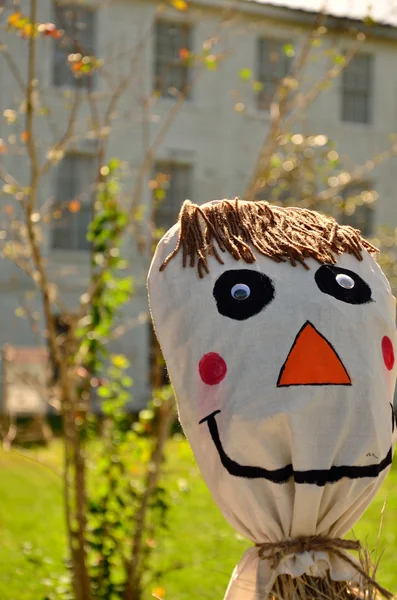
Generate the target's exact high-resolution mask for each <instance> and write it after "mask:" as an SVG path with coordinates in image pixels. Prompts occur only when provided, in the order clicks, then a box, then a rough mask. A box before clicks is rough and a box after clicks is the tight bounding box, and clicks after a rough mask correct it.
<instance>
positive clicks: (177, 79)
mask: <svg viewBox="0 0 397 600" xmlns="http://www.w3.org/2000/svg"><path fill="white" fill-rule="evenodd" d="M186 50H187V51H188V52H190V51H191V28H190V27H189V25H187V24H185V23H172V22H170V21H158V22H157V23H156V30H155V67H154V73H155V81H154V89H155V90H156V91H158V92H160V94H161V95H162V96H164V97H175V96H176V94H177V93H178V92H184V93H186V94H187V96H189V93H188V90H186V88H187V86H188V85H189V78H190V69H189V65H188V63H187V61H186V58H184V57H183V53H184V52H185V51H186Z"/></svg>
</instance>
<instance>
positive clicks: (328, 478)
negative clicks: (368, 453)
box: [200, 406, 395, 486]
mask: <svg viewBox="0 0 397 600" xmlns="http://www.w3.org/2000/svg"><path fill="white" fill-rule="evenodd" d="M220 412H221V411H220V410H216V411H215V412H213V413H211V414H210V415H208V417H205V418H204V419H201V421H200V423H205V422H207V424H208V430H209V432H210V435H211V438H212V441H213V442H214V445H215V448H216V449H217V451H218V454H219V458H220V459H221V463H222V465H223V466H224V467H225V469H226V470H227V471H228V473H230V475H233V476H234V477H243V478H245V479H267V480H268V481H272V482H273V483H286V482H287V481H289V480H290V479H293V480H294V481H295V483H306V484H311V485H318V486H324V485H326V484H327V483H336V482H337V481H340V480H341V479H343V478H345V477H346V478H347V479H361V478H364V477H370V478H376V477H378V476H379V474H380V473H381V472H382V471H383V470H384V469H386V468H387V467H388V466H389V465H391V463H392V459H393V453H392V448H391V447H390V450H389V452H388V453H387V455H386V456H385V458H384V459H383V460H381V461H380V462H379V463H375V464H372V465H364V466H361V467H360V466H359V467H353V466H348V465H342V466H332V467H331V468H330V469H310V470H308V471H295V470H294V468H293V466H292V465H291V464H289V465H286V466H285V467H282V468H281V469H272V470H269V469H264V468H263V467H254V466H248V465H240V464H239V463H238V462H236V461H234V460H233V459H231V458H230V457H229V456H228V455H227V454H226V452H225V450H224V449H223V446H222V442H221V439H220V437H219V430H218V425H217V423H216V419H215V416H216V415H217V414H218V413H220ZM392 422H393V429H394V423H395V417H394V411H393V406H392Z"/></svg>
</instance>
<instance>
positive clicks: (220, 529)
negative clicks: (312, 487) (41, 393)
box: [0, 439, 397, 600]
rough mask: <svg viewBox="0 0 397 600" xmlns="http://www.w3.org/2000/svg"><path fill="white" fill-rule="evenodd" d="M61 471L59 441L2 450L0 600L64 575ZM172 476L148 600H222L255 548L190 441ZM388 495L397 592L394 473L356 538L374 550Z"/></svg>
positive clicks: (387, 575)
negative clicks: (216, 498)
mask: <svg viewBox="0 0 397 600" xmlns="http://www.w3.org/2000/svg"><path fill="white" fill-rule="evenodd" d="M61 467H62V447H61V444H60V442H58V441H56V442H54V443H53V444H52V445H51V447H50V448H49V449H40V450H31V451H22V452H14V451H12V452H11V453H5V452H1V451H0V470H1V480H0V481H1V483H0V491H1V494H0V599H1V600H43V599H44V598H45V594H46V590H47V589H48V584H49V582H50V581H51V578H52V577H53V576H54V575H61V574H63V573H64V565H63V558H64V556H65V549H66V542H65V531H64V524H63V509H62V486H61V478H60V476H59V473H60V470H61ZM166 472H167V476H166V485H167V488H168V489H169V492H170V497H171V503H170V508H169V513H168V519H167V529H166V530H165V531H162V532H161V533H160V534H159V535H158V536H157V538H156V539H155V540H151V541H150V543H151V544H152V545H154V553H153V559H154V561H153V565H154V572H153V573H152V575H151V577H150V580H149V581H148V582H147V590H146V593H145V600H146V599H147V600H149V599H150V598H152V595H151V590H152V589H154V588H158V589H163V590H165V600H168V599H170V600H196V599H197V600H199V599H208V600H216V599H217V598H222V597H223V594H224V591H225V588H226V586H227V584H228V581H229V578H230V575H231V573H232V570H233V568H234V565H235V564H236V562H237V561H238V560H239V559H240V557H241V555H242V553H243V552H244V550H245V548H247V547H248V546H249V545H250V543H249V542H248V541H247V540H244V539H243V538H241V536H239V535H238V534H237V533H236V532H235V531H234V530H233V529H232V528H231V527H230V526H229V525H228V524H227V522H226V521H225V520H224V518H223V517H222V515H221V513H220V511H219V510H218V508H217V507H216V505H215V504H214V502H213V500H212V498H211V496H210V494H209V492H208V490H207V488H206V486H205V484H204V482H203V480H202V478H201V475H200V473H199V470H198V468H197V466H196V464H195V461H194V458H193V456H192V452H191V450H190V448H189V446H188V444H187V443H186V441H185V440H183V439H175V440H172V441H171V442H170V443H169V444H168V452H167V463H166ZM386 495H387V496H388V502H387V507H386V511H385V515H384V524H383V530H382V535H381V540H380V551H383V556H382V560H381V565H380V568H379V581H380V582H381V583H382V584H383V585H385V586H386V587H389V588H390V589H392V590H396V589H397V572H396V569H395V552H396V548H397V537H396V536H397V519H396V514H397V512H396V511H397V469H396V468H394V469H392V471H391V473H390V475H389V477H388V479H387V481H386V483H385V484H384V486H383V488H382V489H381V490H380V492H379V493H378V495H377V497H376V498H375V500H374V502H373V503H372V505H371V507H370V508H369V509H368V511H367V512H366V514H365V515H364V517H363V518H362V519H361V521H360V523H358V524H357V525H356V526H355V527H354V533H355V535H356V537H357V538H359V539H360V540H361V541H362V542H363V543H365V542H366V541H367V542H368V547H369V548H371V549H372V548H373V549H374V548H375V547H376V544H377V538H378V530H379V523H380V516H381V510H382V507H383V503H384V498H385V496H386Z"/></svg>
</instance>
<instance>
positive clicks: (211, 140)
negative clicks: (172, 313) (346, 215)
mask: <svg viewBox="0 0 397 600" xmlns="http://www.w3.org/2000/svg"><path fill="white" fill-rule="evenodd" d="M312 1H313V0H312ZM290 3H292V0H290ZM38 4H39V14H38V20H39V21H40V22H48V21H53V22H55V23H56V24H57V26H59V27H61V28H62V29H64V30H65V32H66V37H65V40H66V42H65V41H64V42H63V43H62V44H59V43H57V42H56V41H54V40H53V39H52V38H51V37H50V36H48V37H45V38H44V39H40V40H39V41H38V47H37V53H38V54H37V61H36V64H37V80H38V82H39V83H38V88H37V89H38V93H37V106H36V110H37V119H36V124H35V131H36V138H37V140H38V141H39V152H40V158H41V160H42V161H44V160H46V157H48V156H47V154H46V152H47V150H48V149H49V148H51V146H52V145H53V144H54V139H57V138H56V136H57V135H62V132H65V131H66V128H67V124H68V118H69V115H70V110H71V105H72V104H73V98H74V95H75V94H76V93H78V94H80V96H81V99H80V100H79V111H78V114H77V115H76V126H75V133H74V138H73V142H72V143H71V144H70V146H69V147H68V150H67V153H66V155H65V157H64V158H63V159H62V160H61V161H60V162H59V163H58V164H57V166H55V167H54V168H52V169H50V170H49V171H48V173H47V174H46V175H45V176H44V177H43V179H42V185H41V187H40V199H39V201H40V211H39V212H40V215H41V216H40V219H41V220H42V221H45V219H44V217H43V215H44V214H48V213H50V214H53V213H54V211H55V212H57V210H58V208H62V207H64V206H65V205H66V206H68V207H69V209H68V210H63V211H60V215H58V218H55V219H54V220H51V222H50V223H45V222H44V224H43V251H44V255H45V260H46V265H47V269H48V273H49V276H50V278H51V280H52V281H53V282H54V286H55V287H56V288H57V289H58V295H56V294H55V292H54V298H55V299H56V298H57V297H58V298H59V299H60V303H59V307H60V308H59V309H60V311H61V310H62V307H66V309H67V310H69V311H70V312H73V311H74V310H76V308H77V306H78V302H79V298H80V296H81V294H82V293H83V292H84V291H85V289H86V287H87V283H88V280H89V273H90V265H89V251H88V249H89V246H88V243H87V241H86V238H85V233H86V228H87V223H88V222H89V219H90V214H91V213H90V210H91V209H90V202H91V199H92V180H93V173H94V172H95V168H96V152H97V136H96V134H95V131H96V129H95V119H96V114H98V115H99V116H100V117H103V115H104V112H105V111H106V107H107V103H108V99H109V92H110V91H112V90H114V89H116V87H117V84H118V82H120V78H122V77H124V76H127V75H128V73H129V70H131V73H132V74H131V77H129V78H128V77H127V79H128V80H129V86H128V89H127V90H126V91H125V92H124V93H123V94H122V96H121V98H120V102H119V104H118V108H117V116H116V117H115V118H114V119H113V121H112V127H113V130H112V132H111V135H110V138H109V146H108V152H107V155H108V157H112V156H117V157H119V158H121V159H122V160H123V161H125V162H126V163H128V173H127V176H126V177H125V179H124V180H123V186H124V187H123V189H124V194H125V198H126V202H127V201H128V200H130V199H131V197H132V192H131V191H132V190H133V188H134V184H136V180H137V176H138V174H139V172H140V169H141V167H142V157H143V156H144V155H145V152H146V151H147V148H148V147H150V146H151V144H153V142H154V144H155V148H154V160H153V163H152V164H150V169H149V170H148V174H147V176H146V177H145V181H144V185H143V189H142V193H141V194H140V196H139V197H140V202H141V204H142V205H143V206H144V209H145V210H144V214H145V218H144V219H143V221H142V222H141V223H139V224H138V225H137V227H138V234H136V235H135V236H134V237H133V236H132V235H131V238H130V239H129V240H128V243H127V244H126V252H127V253H128V255H129V258H130V260H131V263H130V264H131V272H132V273H133V275H134V278H135V283H136V294H135V296H134V299H133V301H132V302H131V303H130V305H129V306H128V307H127V309H126V310H125V311H124V315H123V319H122V322H123V323H124V325H125V326H126V329H127V331H126V333H125V334H124V335H122V336H120V337H118V338H117V339H116V340H115V341H114V343H113V349H114V350H115V351H118V352H122V353H125V354H126V355H127V356H128V357H129V358H130V360H131V363H132V367H131V373H132V376H133V378H134V382H135V383H134V388H133V394H134V398H135V406H142V404H143V403H144V402H145V400H146V399H147V398H148V396H149V394H150V390H149V384H148V371H149V363H150V360H149V356H150V345H151V328H150V324H149V322H148V319H147V313H148V307H147V299H146V288H145V280H146V273H147V268H148V264H149V261H150V248H148V244H147V234H148V226H147V222H146V220H145V219H147V216H148V215H149V214H150V211H151V208H152V206H153V205H152V200H153V185H159V186H160V188H161V189H162V182H163V183H164V182H165V184H166V185H164V186H163V187H164V190H165V191H162V192H161V194H160V196H165V198H163V199H162V201H161V202H160V203H159V206H158V210H157V213H156V214H157V219H158V224H159V225H160V226H163V227H167V226H168V225H169V224H170V223H172V222H173V221H174V220H175V217H176V215H177V212H178V210H179V206H180V204H181V202H182V201H183V200H184V199H185V198H190V199H191V200H193V201H195V202H197V203H201V202H204V201H207V200H210V199H213V198H221V197H234V196H236V195H241V194H242V193H243V191H244V189H245V186H246V184H247V182H248V178H249V175H250V174H251V173H252V169H253V165H254V162H255V158H256V156H257V154H258V151H259V149H260V147H261V144H262V142H263V140H264V139H265V136H266V133H267V130H268V128H269V122H270V118H269V105H270V102H269V100H270V97H271V95H272V93H273V92H274V89H275V83H276V81H277V80H278V79H279V78H281V77H284V76H285V75H286V73H287V72H288V69H289V68H290V64H291V60H292V54H293V52H294V48H295V49H298V48H299V47H300V46H301V45H302V44H303V43H304V40H305V39H307V36H308V34H309V33H310V31H311V29H312V27H313V22H314V19H315V14H313V13H312V12H310V10H304V9H305V6H306V7H309V8H310V7H311V6H312V3H309V2H308V4H307V5H306V4H305V0H301V1H300V2H299V3H298V4H299V8H298V9H296V8H291V7H288V6H280V5H278V4H279V2H278V1H277V2H276V3H275V4H272V3H271V2H269V3H268V2H261V1H259V0H258V1H256V0H234V1H231V2H229V3H225V2H222V1H221V0H196V1H195V2H192V3H191V5H192V6H191V8H190V9H189V10H188V11H184V10H179V11H178V10H176V9H175V8H173V7H172V6H171V5H167V6H165V7H164V10H162V12H159V11H158V6H157V3H156V2H154V1H153V2H152V1H151V0H140V1H139V0H136V1H135V0H112V2H110V3H103V6H102V7H101V3H100V2H95V1H94V0H87V1H86V2H85V3H81V2H79V3H76V5H75V6H77V9H76V11H77V12H74V10H72V8H73V4H72V3H65V2H58V3H52V2H50V0H40V2H39V3H38ZM174 4H175V3H174ZM276 4H277V5H276ZM285 4H288V0H286V1H285ZM346 4H348V3H346ZM5 5H7V3H5ZM182 5H183V3H182ZM295 5H296V3H295ZM331 6H332V2H331ZM7 10H8V12H7ZM10 10H11V9H7V8H6V9H5V11H4V12H3V16H2V18H3V22H4V21H5V19H6V18H7V15H9V14H10V12H9V11H10ZM20 10H21V12H22V13H23V14H27V13H28V11H29V3H28V2H27V1H22V2H21V8H20ZM71 14H72V15H77V18H76V19H75V18H74V17H73V18H72V20H71V17H70V15H71ZM353 16H356V15H353ZM350 17H351V15H349V14H342V15H341V14H336V15H331V16H329V18H328V19H327V22H326V25H327V29H328V31H327V33H326V35H324V37H323V42H322V47H321V48H320V49H319V52H317V59H316V60H310V61H309V62H308V65H307V69H306V71H305V82H304V86H307V88H309V87H310V86H312V85H313V84H314V83H315V82H316V81H319V80H320V79H321V78H322V77H323V75H324V73H325V71H326V69H327V65H328V61H329V59H330V56H329V52H330V51H331V49H332V48H334V47H337V48H339V51H340V54H343V52H346V51H348V50H349V48H350V47H351V45H352V36H351V33H350V30H351V28H354V27H357V26H358V25H359V23H358V22H355V21H353V20H352V19H351V18H350ZM68 36H69V37H68ZM68 39H69V41H70V40H72V41H73V44H68V43H67V40H68ZM208 40H210V42H209V43H208ZM206 41H207V44H206V45H204V50H203V44H204V42H206ZM3 43H4V44H6V45H7V50H6V52H3V60H2V61H1V63H0V82H1V93H0V107H1V112H2V113H3V114H4V118H3V119H2V120H1V129H0V137H1V138H2V140H3V145H5V146H6V147H7V152H6V153H3V154H2V155H1V162H2V166H3V170H6V171H8V172H9V173H11V174H12V175H13V176H14V177H15V178H16V179H18V181H19V182H20V183H21V184H22V185H23V186H27V185H28V183H29V171H28V162H27V159H26V151H25V149H24V142H25V143H26V139H25V140H24V131H25V124H24V106H23V104H21V102H22V100H23V94H22V92H23V89H22V88H23V81H24V79H22V85H21V80H20V77H19V79H18V76H15V73H16V71H18V72H19V73H20V74H22V77H23V78H26V72H27V56H28V51H27V44H28V42H27V40H24V39H20V38H18V37H17V36H16V35H15V32H10V33H5V34H4V42H3ZM76 43H77V46H76ZM79 46H80V47H83V48H84V54H87V55H88V54H92V55H95V56H97V57H101V58H104V59H105V68H104V74H103V75H100V74H96V75H93V76H91V77H90V84H89V87H90V90H91V94H92V95H91V102H90V101H89V100H88V94H87V93H86V87H85V85H82V84H81V83H79V81H81V80H78V79H76V78H74V77H73V75H72V74H71V71H70V68H69V66H68V65H67V60H66V57H67V55H69V54H71V53H72V52H73V50H76V47H77V49H78V48H79ZM181 49H182V54H181V52H180V51H181ZM206 49H207V50H206ZM192 54H196V55H199V57H200V58H198V59H197V60H198V62H200V60H201V62H203V61H204V62H206V67H204V68H195V67H193V66H191V65H189V60H188V58H189V56H191V55H192ZM208 54H210V57H209V58H208ZM213 55H214V56H222V60H219V62H218V63H217V66H216V70H214V69H213V67H214V66H215V65H214V62H213V59H212V58H211V57H212V56H213ZM396 57H397V30H396V29H395V28H394V27H393V25H392V23H384V24H382V25H373V26H372V27H371V28H370V34H369V36H368V41H366V43H365V45H364V46H363V47H362V48H361V49H360V50H359V52H358V54H357V56H356V57H355V59H354V60H353V61H352V63H351V64H350V66H349V68H348V70H346V71H345V74H344V75H343V76H342V77H341V78H339V79H337V80H336V81H335V82H334V83H333V85H331V86H330V87H329V88H328V89H326V90H325V91H323V92H322V94H321V95H320V96H319V98H318V99H317V100H316V101H315V102H314V103H313V104H312V105H311V107H310V110H308V111H307V113H306V114H304V115H303V118H302V119H301V120H300V121H299V123H298V124H297V125H295V130H296V131H297V132H301V133H304V134H305V135H311V134H318V133H321V134H323V135H325V136H328V137H329V138H331V139H333V140H335V142H336V143H337V147H338V150H339V152H340V153H341V154H345V155H347V156H348V157H349V158H350V160H351V162H352V164H363V163H365V162H366V161H368V160H369V159H371V157H373V155H375V154H377V153H379V152H382V151H383V150H385V149H387V148H388V147H389V144H390V134H391V133H392V132H394V131H396V130H397V110H396V104H395V100H394V97H395V90H396V84H397V73H396V71H395V69H394V65H395V61H396ZM211 61H212V62H211ZM244 73H245V74H246V75H247V74H248V73H249V76H248V79H249V80H250V81H247V77H245V76H243V77H242V74H244ZM252 81H255V82H257V84H255V85H252ZM258 82H259V85H258ZM187 84H188V85H189V94H188V99H187V100H186V101H185V103H184V104H183V105H182V106H181V107H180V109H179V110H178V111H177V116H176V118H175V119H174V120H173V121H172V125H171V126H170V127H169V129H168V130H167V131H166V132H165V134H164V135H163V136H162V137H161V140H160V141H159V142H158V143H157V139H158V135H159V132H160V135H161V132H162V128H163V126H164V123H165V122H166V120H167V118H169V115H170V112H171V113H172V111H173V110H174V109H175V104H176V100H175V89H178V88H179V89H180V88H181V87H183V86H186V85H187ZM153 90H155V91H156V95H155V97H153ZM150 98H151V100H150V101H149V99H150ZM236 109H237V110H236ZM4 111H6V112H4ZM7 111H8V112H7ZM10 111H11V112H10ZM14 111H15V112H14ZM102 133H105V134H106V132H102ZM1 147H3V146H1ZM395 164H396V163H395V160H390V161H386V162H385V163H384V164H383V165H381V166H380V167H379V168H378V169H377V170H376V171H375V172H373V173H371V174H370V176H369V178H368V179H366V180H365V181H363V182H362V186H363V189H368V188H370V189H374V190H376V193H377V194H378V195H379V198H380V201H379V202H378V203H377V204H376V209H375V210H374V211H372V210H371V211H370V212H368V211H367V212H365V206H364V207H363V211H359V213H358V215H356V217H358V218H363V215H364V217H365V219H364V221H363V223H364V225H365V226H366V227H367V231H366V232H367V233H371V232H372V230H374V229H375V228H376V226H378V225H380V224H384V223H387V224H392V225H393V226H394V225H397V210H396V207H395V200H394V188H395V179H394V170H395ZM156 173H157V174H158V173H160V174H162V175H161V176H160V183H158V175H156ZM161 177H163V179H162V180H161ZM149 180H152V181H153V180H154V181H157V183H156V184H152V185H149ZM7 185H8V186H9V185H10V184H9V182H8V183H6V188H3V194H2V197H1V202H2V210H3V218H4V219H5V220H7V219H11V220H12V219H13V218H14V217H15V218H17V215H16V212H14V213H11V212H10V211H11V210H12V209H10V202H11V201H10V196H8V195H7V189H8V188H7ZM151 188H152V189H151ZM76 198H78V202H79V203H80V204H79V210H78V211H77V212H76V211H74V209H73V208H72V206H71V205H70V203H71V202H74V201H75V199H76ZM14 211H15V209H14ZM369 216H370V220H368V218H369ZM135 233H136V232H135ZM137 239H139V240H140V241H142V240H146V245H145V244H143V245H142V244H136V240H137ZM54 289H55V288H54ZM21 306H22V307H25V312H27V313H28V314H29V315H30V316H31V315H32V314H33V315H34V319H35V320H36V321H37V326H36V327H35V328H33V329H35V331H34V330H32V327H31V319H30V318H21V316H18V315H20V314H21V310H20V307H21ZM18 308H19V310H18ZM0 309H1V310H0V345H1V346H2V345H3V344H14V345H17V346H38V345H42V330H43V318H42V309H41V303H40V300H39V298H38V295H37V293H36V292H35V290H34V287H33V286H32V283H31V280H30V278H29V277H27V276H26V275H25V274H24V273H23V271H22V270H21V268H19V267H18V266H15V265H14V264H13V263H12V262H10V261H8V260H2V261H1V266H0Z"/></svg>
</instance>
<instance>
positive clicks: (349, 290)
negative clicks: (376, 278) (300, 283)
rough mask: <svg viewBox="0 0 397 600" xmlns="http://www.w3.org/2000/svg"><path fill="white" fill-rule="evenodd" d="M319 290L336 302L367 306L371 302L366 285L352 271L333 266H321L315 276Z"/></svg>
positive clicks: (370, 295) (369, 292)
mask: <svg viewBox="0 0 397 600" xmlns="http://www.w3.org/2000/svg"><path fill="white" fill-rule="evenodd" d="M314 278H315V280H316V283H317V285H318V287H319V289H320V290H321V291H322V292H324V294H329V295H330V296H333V297H334V298H336V299H337V300H341V301H342V302H347V303H348V304H367V303H368V302H373V300H372V292H371V288H370V287H369V285H368V283H366V282H365V281H364V279H362V278H361V277H360V276H359V275H357V273H355V272H354V271H349V269H342V268H341V267H336V266H335V265H323V266H322V267H320V268H319V269H318V270H317V272H316V274H315V276H314Z"/></svg>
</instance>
